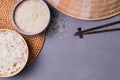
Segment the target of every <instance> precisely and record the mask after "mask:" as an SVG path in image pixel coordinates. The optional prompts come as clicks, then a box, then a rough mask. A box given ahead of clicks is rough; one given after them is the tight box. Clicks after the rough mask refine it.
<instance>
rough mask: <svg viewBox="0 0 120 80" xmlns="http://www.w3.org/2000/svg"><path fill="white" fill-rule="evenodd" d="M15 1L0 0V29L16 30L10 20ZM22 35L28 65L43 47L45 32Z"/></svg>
mask: <svg viewBox="0 0 120 80" xmlns="http://www.w3.org/2000/svg"><path fill="white" fill-rule="evenodd" d="M16 2H17V0H0V29H1V28H4V29H11V30H14V31H16V29H15V28H14V26H13V25H12V21H11V13H12V9H13V6H14V5H15V3H16ZM22 36H23V37H24V39H25V40H26V42H27V44H28V48H29V59H28V63H27V65H29V64H30V63H31V62H33V60H34V59H35V58H36V57H37V56H38V54H39V52H40V51H41V49H42V47H43V44H44V40H45V32H43V33H41V34H39V35H36V36H24V35H22ZM16 46H17V44H16Z"/></svg>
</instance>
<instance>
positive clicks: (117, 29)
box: [82, 28, 120, 35]
mask: <svg viewBox="0 0 120 80" xmlns="http://www.w3.org/2000/svg"><path fill="white" fill-rule="evenodd" d="M112 31H120V28H114V29H106V30H100V31H91V32H85V33H82V34H83V35H87V34H96V33H103V32H112Z"/></svg>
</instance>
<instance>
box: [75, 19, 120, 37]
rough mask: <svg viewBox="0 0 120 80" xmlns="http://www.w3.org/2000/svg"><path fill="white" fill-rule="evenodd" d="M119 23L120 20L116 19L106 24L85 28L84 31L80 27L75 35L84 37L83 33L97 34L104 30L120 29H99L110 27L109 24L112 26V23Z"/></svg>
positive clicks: (114, 29) (117, 29)
mask: <svg viewBox="0 0 120 80" xmlns="http://www.w3.org/2000/svg"><path fill="white" fill-rule="evenodd" d="M119 23H120V21H115V22H112V23H107V24H104V25H101V26H97V27H93V28H89V29H85V30H83V31H82V29H81V28H78V32H76V33H75V34H74V36H79V37H80V38H83V35H87V34H96V33H103V32H111V31H119V30H120V28H113V29H105V30H97V29H100V28H105V27H109V26H112V25H115V24H119ZM95 30H97V31H95Z"/></svg>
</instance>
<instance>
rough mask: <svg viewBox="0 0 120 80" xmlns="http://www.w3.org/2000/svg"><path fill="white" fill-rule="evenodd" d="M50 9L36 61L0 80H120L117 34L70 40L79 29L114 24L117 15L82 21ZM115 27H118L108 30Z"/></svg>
mask: <svg viewBox="0 0 120 80" xmlns="http://www.w3.org/2000/svg"><path fill="white" fill-rule="evenodd" d="M50 9H51V13H52V15H51V17H52V21H51V23H50V25H49V26H48V27H49V28H48V30H47V35H46V40H45V44H44V47H43V49H42V51H41V53H40V55H39V56H38V58H37V59H36V60H35V61H34V62H33V63H32V64H31V65H30V66H28V67H27V68H25V69H24V70H23V71H22V72H21V73H19V74H18V75H16V76H14V77H11V78H0V80H120V31H117V32H108V33H101V34H93V35H86V36H84V39H79V38H78V37H75V36H73V34H74V33H75V32H76V31H77V28H78V27H82V29H86V28H91V27H94V26H98V25H101V24H105V23H108V22H113V21H117V20H120V15H117V16H115V17H112V18H109V19H106V20H101V21H84V20H78V19H74V18H71V17H69V16H66V15H64V14H62V13H60V12H58V11H57V10H55V9H54V8H52V7H50ZM59 18H60V19H59ZM54 21H58V22H54ZM53 23H54V24H53ZM56 23H57V24H59V25H57V24H56ZM53 26H54V27H53ZM55 26H56V27H55ZM60 26H63V27H60ZM114 27H120V24H117V25H113V26H111V27H110V28H114ZM49 29H50V30H49Z"/></svg>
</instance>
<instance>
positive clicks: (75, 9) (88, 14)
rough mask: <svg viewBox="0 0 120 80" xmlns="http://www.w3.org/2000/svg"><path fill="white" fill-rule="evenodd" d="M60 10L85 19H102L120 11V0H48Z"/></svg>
mask: <svg viewBox="0 0 120 80" xmlns="http://www.w3.org/2000/svg"><path fill="white" fill-rule="evenodd" d="M48 2H49V3H50V4H51V5H52V6H54V7H55V8H57V9H58V10H59V11H61V12H63V13H65V14H67V15H69V16H72V17H74V18H78V19H83V20H100V19H105V18H109V17H112V16H114V15H117V14H119V13H120V0H48Z"/></svg>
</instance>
